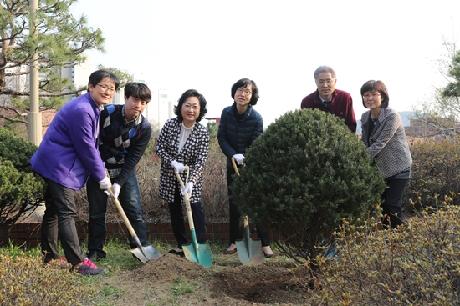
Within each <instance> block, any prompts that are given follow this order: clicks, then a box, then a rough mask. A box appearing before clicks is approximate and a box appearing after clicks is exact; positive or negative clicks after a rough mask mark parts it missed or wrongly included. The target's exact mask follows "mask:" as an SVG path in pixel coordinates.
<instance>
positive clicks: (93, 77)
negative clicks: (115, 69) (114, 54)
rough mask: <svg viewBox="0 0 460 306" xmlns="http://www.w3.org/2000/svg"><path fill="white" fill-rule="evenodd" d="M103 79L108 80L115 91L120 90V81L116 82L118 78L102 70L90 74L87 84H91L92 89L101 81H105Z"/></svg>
mask: <svg viewBox="0 0 460 306" xmlns="http://www.w3.org/2000/svg"><path fill="white" fill-rule="evenodd" d="M105 78H109V79H111V80H112V81H113V82H114V83H115V90H118V88H120V80H118V77H117V76H116V75H115V74H114V73H112V72H110V71H108V70H104V69H99V70H96V71H94V72H93V73H91V74H90V75H89V80H88V84H91V85H93V87H94V86H96V85H97V84H98V83H99V82H100V81H101V80H102V79H105Z"/></svg>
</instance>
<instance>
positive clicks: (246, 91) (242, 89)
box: [236, 88, 252, 95]
mask: <svg viewBox="0 0 460 306" xmlns="http://www.w3.org/2000/svg"><path fill="white" fill-rule="evenodd" d="M236 91H237V92H239V93H243V94H245V95H252V90H250V89H247V88H238V89H237V90H236Z"/></svg>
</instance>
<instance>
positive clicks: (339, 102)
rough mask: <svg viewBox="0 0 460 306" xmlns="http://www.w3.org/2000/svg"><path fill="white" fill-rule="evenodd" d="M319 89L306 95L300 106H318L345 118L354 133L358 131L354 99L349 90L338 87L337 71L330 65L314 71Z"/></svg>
mask: <svg viewBox="0 0 460 306" xmlns="http://www.w3.org/2000/svg"><path fill="white" fill-rule="evenodd" d="M314 77H315V83H316V86H317V88H318V89H317V90H316V91H315V92H313V93H311V94H309V95H308V96H306V97H305V98H304V99H303V100H302V103H301V104H300V108H317V109H320V110H323V111H325V112H328V113H331V114H334V115H336V116H337V117H340V118H343V119H344V120H345V124H346V125H347V126H348V128H349V129H350V131H352V132H353V133H354V132H355V131H356V119H355V112H354V110H353V100H352V99H351V96H350V94H349V93H348V92H345V91H343V90H340V89H336V88H335V85H336V81H337V79H336V77H335V71H334V69H332V68H331V67H328V66H320V67H318V68H317V69H316V70H315V72H314Z"/></svg>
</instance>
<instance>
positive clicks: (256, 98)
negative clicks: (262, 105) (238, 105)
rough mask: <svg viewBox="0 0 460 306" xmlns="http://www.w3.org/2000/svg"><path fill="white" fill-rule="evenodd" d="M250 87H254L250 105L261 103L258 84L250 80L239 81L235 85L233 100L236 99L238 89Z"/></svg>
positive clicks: (233, 87)
mask: <svg viewBox="0 0 460 306" xmlns="http://www.w3.org/2000/svg"><path fill="white" fill-rule="evenodd" d="M249 85H252V97H251V100H250V101H249V104H251V105H256V104H257V101H259V89H258V88H257V85H256V82H254V81H253V80H250V79H248V78H242V79H239V80H238V81H237V82H236V83H235V84H233V86H232V99H234V98H235V93H236V91H237V90H238V88H247V87H248V86H249Z"/></svg>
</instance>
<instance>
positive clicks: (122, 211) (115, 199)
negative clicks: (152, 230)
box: [107, 188, 139, 239]
mask: <svg viewBox="0 0 460 306" xmlns="http://www.w3.org/2000/svg"><path fill="white" fill-rule="evenodd" d="M107 191H108V192H109V194H110V196H111V197H112V199H113V202H114V203H115V207H116V208H117V210H118V213H119V214H120V216H121V219H123V222H124V223H125V225H126V228H127V229H128V232H129V234H130V235H131V237H133V238H134V239H136V238H137V234H136V232H135V231H134V228H133V227H132V226H131V222H129V219H128V217H127V216H126V213H125V211H124V209H123V207H121V204H120V201H119V200H118V199H117V198H115V195H114V194H113V192H112V189H111V188H109V189H107ZM138 239H139V238H138Z"/></svg>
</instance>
